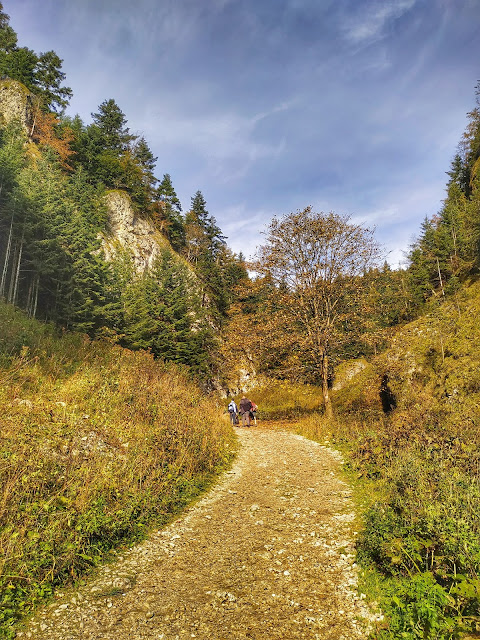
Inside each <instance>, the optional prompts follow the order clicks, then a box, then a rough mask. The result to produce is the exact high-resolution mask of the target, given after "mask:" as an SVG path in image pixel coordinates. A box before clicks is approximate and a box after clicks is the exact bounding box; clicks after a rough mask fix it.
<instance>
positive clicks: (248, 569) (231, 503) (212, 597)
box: [19, 428, 369, 640]
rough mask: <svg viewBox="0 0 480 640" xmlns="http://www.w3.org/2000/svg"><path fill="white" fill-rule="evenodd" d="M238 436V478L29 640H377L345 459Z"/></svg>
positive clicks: (63, 606) (105, 572)
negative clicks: (361, 592)
mask: <svg viewBox="0 0 480 640" xmlns="http://www.w3.org/2000/svg"><path fill="white" fill-rule="evenodd" d="M238 435H239V438H240V440H241V444H242V447H241V450H240V453H239V455H238V458H237V460H236V463H235V465H234V467H233V468H232V470H231V471H230V472H228V473H226V474H225V475H224V477H223V478H222V479H221V481H220V483H219V484H218V485H216V487H215V488H214V489H213V490H212V491H210V492H209V494H208V495H207V496H206V497H205V498H203V499H202V500H201V501H200V502H198V503H197V504H196V505H195V506H194V507H192V508H191V509H189V510H188V511H186V512H185V514H184V515H183V516H182V517H180V518H179V519H178V520H176V521H175V522H173V523H172V524H171V525H169V526H168V527H167V528H166V529H164V530H162V531H158V532H155V533H154V534H153V535H151V536H150V538H149V539H148V540H147V541H146V542H144V543H142V544H140V545H138V546H136V547H134V548H133V549H132V550H130V551H128V553H125V554H123V556H122V557H119V559H118V562H115V563H114V564H111V565H108V566H105V567H103V568H102V569H101V570H100V571H99V573H98V574H97V575H96V576H95V578H92V580H91V581H90V582H89V583H88V584H87V585H85V586H83V587H81V588H79V589H76V590H71V591H68V593H67V591H65V593H63V594H61V595H60V596H59V597H58V598H57V599H56V601H55V602H54V603H53V604H52V605H50V606H49V607H48V608H46V609H44V610H42V611H40V612H39V613H38V614H37V616H36V617H35V618H34V620H33V621H32V622H31V623H30V624H29V626H28V627H27V628H26V629H25V631H24V632H21V633H20V634H19V637H29V638H35V639H36V640H37V639H38V640H43V639H45V640H46V639H47V638H48V639H49V640H55V639H58V640H77V639H80V638H81V639H82V640H94V639H98V640H100V639H101V640H108V639H112V640H113V639H115V640H126V639H127V638H128V639H129V640H132V639H134V640H140V639H143V638H145V639H155V640H177V639H179V640H180V639H183V638H199V639H202V640H207V639H208V640H227V639H228V640H230V639H231V640H243V639H247V638H249V639H252V638H253V639H256V640H260V639H262V640H263V639H264V640H275V639H282V640H289V639H292V640H293V639H297V638H307V639H312V640H327V639H332V640H342V639H343V640H354V639H361V638H365V637H366V635H367V634H366V633H365V632H364V631H362V629H363V628H364V626H363V624H362V623H361V622H359V621H358V618H365V617H366V618H368V617H369V612H368V611H367V609H366V608H365V606H364V601H363V599H362V598H361V597H358V595H357V593H356V590H355V585H356V568H355V565H354V564H353V563H354V559H353V553H352V535H353V532H352V521H353V517H354V515H353V511H352V502H351V499H350V491H349V488H348V486H347V485H346V484H345V483H344V482H343V481H342V480H340V479H339V477H338V475H337V472H338V466H339V456H338V455H337V454H335V453H334V452H332V451H330V450H329V449H327V448H326V447H323V446H321V445H319V444H316V443H314V442H311V441H309V440H306V439H304V438H302V437H300V436H296V435H293V434H291V433H286V432H278V431H274V430H266V429H261V428H254V429H239V430H238Z"/></svg>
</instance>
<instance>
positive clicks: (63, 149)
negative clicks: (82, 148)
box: [31, 109, 74, 170]
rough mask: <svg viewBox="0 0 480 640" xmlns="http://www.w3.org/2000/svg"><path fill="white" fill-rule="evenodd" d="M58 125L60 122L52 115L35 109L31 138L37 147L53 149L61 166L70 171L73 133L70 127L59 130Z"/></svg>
mask: <svg viewBox="0 0 480 640" xmlns="http://www.w3.org/2000/svg"><path fill="white" fill-rule="evenodd" d="M59 124H60V121H59V119H58V118H57V116H56V115H55V114H54V113H44V112H43V111H41V110H40V109H37V111H36V113H35V119H34V124H33V127H32V131H31V138H32V140H33V141H34V142H36V143H37V144H38V145H40V146H43V147H50V149H53V151H55V152H56V153H57V154H58V157H59V160H60V164H61V166H62V167H63V168H64V169H66V170H71V169H72V167H71V166H70V164H69V159H70V157H71V156H72V155H73V154H74V151H72V149H71V148H70V143H71V142H72V140H73V137H74V136H73V131H72V130H71V129H70V127H62V128H60V127H59Z"/></svg>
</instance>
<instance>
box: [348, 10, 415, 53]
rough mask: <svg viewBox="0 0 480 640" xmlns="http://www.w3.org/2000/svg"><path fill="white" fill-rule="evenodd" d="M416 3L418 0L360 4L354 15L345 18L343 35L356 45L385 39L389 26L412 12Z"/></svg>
mask: <svg viewBox="0 0 480 640" xmlns="http://www.w3.org/2000/svg"><path fill="white" fill-rule="evenodd" d="M416 2H417V0H380V2H378V1H376V2H370V3H364V2H363V3H358V9H357V10H356V11H355V12H354V14H353V15H352V16H350V17H347V16H346V17H345V22H344V25H343V35H344V37H345V38H346V40H347V41H349V42H350V43H351V44H354V45H360V44H365V43H371V42H373V41H375V40H379V39H381V38H384V37H385V35H386V32H387V27H388V26H389V24H390V23H391V22H392V21H393V20H397V19H398V18H400V17H401V16H402V15H403V14H405V13H406V12H407V11H410V10H411V9H412V8H413V7H414V6H415V4H416Z"/></svg>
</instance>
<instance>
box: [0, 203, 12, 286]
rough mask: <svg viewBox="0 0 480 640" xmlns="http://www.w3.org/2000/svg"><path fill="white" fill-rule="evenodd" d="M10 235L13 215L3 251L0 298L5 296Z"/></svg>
mask: <svg viewBox="0 0 480 640" xmlns="http://www.w3.org/2000/svg"><path fill="white" fill-rule="evenodd" d="M12 233H13V215H12V220H11V222H10V231H9V232H8V241H7V247H6V250H5V260H4V262H3V270H2V280H1V282H0V298H3V297H4V296H5V289H6V285H7V273H8V261H9V260H10V251H11V249H12Z"/></svg>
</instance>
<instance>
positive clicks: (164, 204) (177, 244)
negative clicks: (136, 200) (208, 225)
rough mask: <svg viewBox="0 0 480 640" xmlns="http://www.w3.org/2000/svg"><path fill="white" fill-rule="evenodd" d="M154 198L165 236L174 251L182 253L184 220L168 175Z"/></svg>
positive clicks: (184, 238)
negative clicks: (163, 223) (159, 212)
mask: <svg viewBox="0 0 480 640" xmlns="http://www.w3.org/2000/svg"><path fill="white" fill-rule="evenodd" d="M156 198H157V200H158V202H159V204H160V205H161V214H162V217H163V218H164V219H165V222H166V235H167V238H168V239H169V240H170V244H171V245H172V247H173V248H174V249H175V251H179V252H180V251H182V250H183V249H184V248H185V244H186V235H185V220H184V218H183V216H182V205H181V204H180V200H179V199H178V196H177V194H176V192H175V189H174V188H173V184H172V180H171V178H170V176H169V174H168V173H166V174H165V175H164V176H163V180H162V181H161V183H160V184H159V186H158V189H157V193H156Z"/></svg>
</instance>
